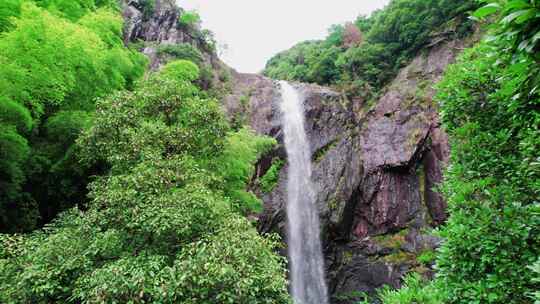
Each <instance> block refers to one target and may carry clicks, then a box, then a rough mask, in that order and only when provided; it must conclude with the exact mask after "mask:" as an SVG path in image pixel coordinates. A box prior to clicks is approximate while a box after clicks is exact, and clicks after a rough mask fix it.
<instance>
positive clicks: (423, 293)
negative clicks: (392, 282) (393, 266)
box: [378, 273, 446, 304]
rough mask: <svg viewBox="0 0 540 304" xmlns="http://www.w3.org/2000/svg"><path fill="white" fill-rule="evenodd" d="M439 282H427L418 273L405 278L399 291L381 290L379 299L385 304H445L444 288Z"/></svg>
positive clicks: (387, 288)
mask: <svg viewBox="0 0 540 304" xmlns="http://www.w3.org/2000/svg"><path fill="white" fill-rule="evenodd" d="M436 284H437V282H426V281H425V280H424V279H422V278H421V277H420V275H419V274H417V273H412V274H409V275H408V276H406V277H405V279H404V282H403V286H402V287H401V288H400V289H399V290H392V289H391V288H389V287H384V288H383V289H381V290H379V292H378V297H379V298H380V300H381V301H382V303H384V304H415V303H422V304H441V303H445V299H446V295H445V294H444V286H437V285H436Z"/></svg>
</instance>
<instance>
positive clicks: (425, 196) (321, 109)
mask: <svg viewBox="0 0 540 304" xmlns="http://www.w3.org/2000/svg"><path fill="white" fill-rule="evenodd" d="M468 44H469V42H467V41H462V40H452V41H440V40H439V41H438V43H435V44H433V45H431V46H430V47H429V48H427V49H425V50H424V52H423V53H422V54H420V55H418V56H417V57H416V58H415V59H414V60H413V61H412V62H411V63H410V64H409V65H408V66H406V67H405V68H404V69H402V70H401V71H400V73H399V74H398V76H397V77H396V78H395V80H394V81H393V82H392V83H391V84H390V85H389V86H388V87H387V88H386V89H385V92H384V94H383V95H382V97H381V98H380V99H379V100H377V101H376V102H375V103H373V104H365V103H362V101H360V100H356V101H355V100H348V99H347V98H346V97H345V96H344V95H342V94H340V93H338V92H335V91H333V90H332V89H330V88H325V87H321V86H317V85H310V84H301V83H295V84H294V85H295V86H296V87H297V88H298V89H299V90H300V91H301V92H302V94H303V95H304V97H305V105H304V106H305V111H306V131H307V133H308V136H309V139H310V143H311V153H312V158H313V166H314V167H313V181H314V183H315V187H316V190H317V199H316V203H317V205H318V208H319V212H320V216H321V222H322V230H323V235H322V238H323V241H324V254H325V257H326V267H327V275H328V277H327V279H328V281H329V286H330V289H331V292H332V294H333V298H332V300H333V303H356V301H358V300H359V299H360V298H359V297H358V295H359V293H358V292H368V293H372V292H374V291H375V289H377V288H380V287H382V286H384V285H391V286H394V287H399V285H400V280H401V278H402V277H403V275H404V274H405V273H407V272H409V271H411V270H412V271H416V272H419V273H421V274H423V275H426V276H430V275H431V273H432V271H431V266H432V261H430V260H429V257H430V254H431V252H432V251H433V249H435V248H436V247H437V246H438V244H439V242H440V240H439V239H438V238H436V237H434V236H432V235H430V234H429V230H430V229H431V228H433V227H436V226H438V225H440V224H442V223H444V221H445V220H446V217H447V214H446V212H445V209H446V203H445V202H444V200H443V199H442V197H441V196H440V195H439V194H438V193H437V192H436V191H435V190H434V187H436V186H437V184H438V183H440V182H441V180H442V172H443V169H444V166H445V164H446V163H447V161H448V155H449V144H448V139H447V136H446V134H445V133H444V130H442V129H441V124H440V120H439V116H438V113H437V106H436V104H434V102H433V99H432V98H433V96H434V94H435V90H434V89H433V85H434V84H435V83H436V82H437V81H439V80H440V78H441V76H442V74H443V72H444V70H445V68H446V67H447V66H448V65H449V64H451V63H452V62H453V61H454V60H455V58H456V56H457V55H458V54H459V53H460V51H461V50H462V49H463V48H464V47H465V46H466V45H468ZM234 82H235V86H234V92H233V93H232V94H231V95H229V96H228V97H227V98H226V99H225V105H226V108H227V110H228V113H229V116H230V117H232V118H233V119H235V118H237V117H242V119H243V120H244V121H245V122H246V123H248V124H249V125H251V127H252V128H253V129H254V130H256V131H257V133H259V134H265V135H269V136H273V137H275V138H276V139H277V140H278V141H279V142H280V143H282V140H283V138H282V136H283V135H282V130H281V126H280V110H279V102H280V92H279V87H278V85H277V84H276V83H275V82H274V81H272V80H270V79H268V78H265V77H263V76H260V75H250V74H235V75H234ZM241 101H242V102H241ZM246 101H247V102H246ZM285 158H286V154H285V151H284V147H283V146H282V145H280V146H279V147H278V148H277V149H276V150H275V151H273V152H272V153H270V154H269V155H267V157H265V158H264V159H262V160H261V161H260V162H259V164H258V168H257V176H256V177H255V179H257V178H261V177H262V176H264V174H265V173H266V171H267V170H268V169H269V168H270V166H271V164H272V163H273V162H274V163H275V162H276V159H281V160H283V161H284V160H285ZM284 163H286V162H284ZM286 177H287V165H284V166H283V168H282V169H281V171H280V172H279V180H278V182H277V185H276V186H275V187H274V188H273V190H272V191H270V192H269V193H264V192H263V191H262V190H261V189H257V188H256V187H254V191H255V192H256V193H258V194H259V195H260V197H261V198H262V199H263V201H264V204H265V205H264V212H263V213H262V214H261V215H260V216H259V229H260V231H261V232H270V231H274V232H279V233H280V234H281V235H282V236H283V237H284V238H285V237H286V231H285V229H286V227H285V222H286V221H285V209H286V208H285V203H286V199H285V198H286V194H285V189H286Z"/></svg>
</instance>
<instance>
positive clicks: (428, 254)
mask: <svg viewBox="0 0 540 304" xmlns="http://www.w3.org/2000/svg"><path fill="white" fill-rule="evenodd" d="M435 258H436V255H435V251H433V250H426V251H424V252H422V253H421V254H420V255H419V256H417V257H416V260H417V261H418V262H420V263H422V264H424V265H430V264H431V263H433V262H434V261H435Z"/></svg>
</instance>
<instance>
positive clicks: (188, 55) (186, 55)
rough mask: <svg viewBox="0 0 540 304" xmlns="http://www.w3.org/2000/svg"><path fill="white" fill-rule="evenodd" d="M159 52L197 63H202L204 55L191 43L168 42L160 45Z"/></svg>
mask: <svg viewBox="0 0 540 304" xmlns="http://www.w3.org/2000/svg"><path fill="white" fill-rule="evenodd" d="M157 52H158V54H167V55H170V56H172V57H174V58H175V59H184V60H189V61H192V62H194V63H196V64H197V65H200V64H201V63H202V61H203V55H202V53H201V51H199V50H198V49H196V48H195V47H194V46H192V45H191V44H189V43H181V44H172V45H171V44H166V45H162V46H159V47H158V50H157Z"/></svg>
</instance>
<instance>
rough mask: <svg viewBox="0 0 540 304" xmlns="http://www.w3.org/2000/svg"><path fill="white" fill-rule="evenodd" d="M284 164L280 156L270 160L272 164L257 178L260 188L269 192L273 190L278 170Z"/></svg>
mask: <svg viewBox="0 0 540 304" xmlns="http://www.w3.org/2000/svg"><path fill="white" fill-rule="evenodd" d="M284 164H285V162H284V161H283V160H282V159H280V158H278V159H274V160H272V166H270V169H268V171H266V173H265V174H264V175H263V176H262V177H261V179H260V180H259V183H260V185H261V190H262V191H263V192H264V193H270V192H272V190H274V188H275V187H276V185H277V183H278V180H279V172H280V171H281V168H283V165H284Z"/></svg>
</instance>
